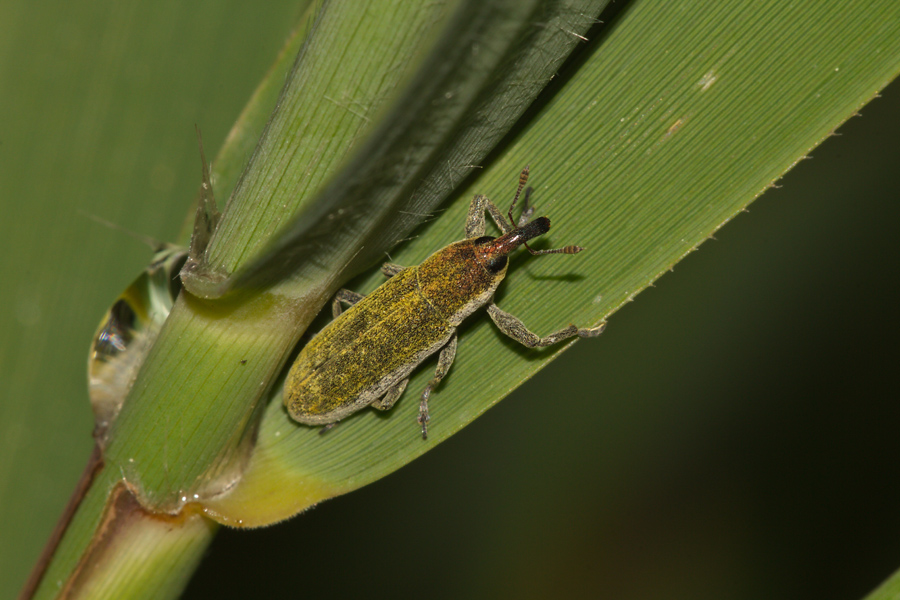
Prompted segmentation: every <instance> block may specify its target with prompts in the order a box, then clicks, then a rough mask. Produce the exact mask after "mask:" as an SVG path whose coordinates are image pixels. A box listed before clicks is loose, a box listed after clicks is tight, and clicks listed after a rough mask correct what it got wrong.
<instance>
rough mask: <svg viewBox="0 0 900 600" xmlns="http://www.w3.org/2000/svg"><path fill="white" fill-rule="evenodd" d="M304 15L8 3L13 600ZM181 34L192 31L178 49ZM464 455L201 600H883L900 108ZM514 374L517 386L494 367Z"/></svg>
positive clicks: (529, 393)
mask: <svg viewBox="0 0 900 600" xmlns="http://www.w3.org/2000/svg"><path fill="white" fill-rule="evenodd" d="M297 17H298V12H297V8H296V7H295V6H294V5H293V4H292V3H291V2H277V3H276V2H270V3H266V4H264V5H254V6H250V5H244V4H243V3H239V2H233V1H228V2H224V1H223V2H209V1H207V2H196V3H190V4H185V3H177V2H172V1H169V0H166V1H162V2H157V3H152V4H148V3H139V2H120V3H114V2H99V3H90V4H89V3H77V4H64V3H59V2H48V3H44V4H41V5H34V4H31V3H26V2H23V1H19V0H7V1H6V2H4V3H2V4H0V114H2V115H3V118H2V120H0V124H2V125H0V190H2V192H0V245H2V246H0V247H2V252H0V275H2V285H0V305H2V306H3V308H4V310H3V311H2V312H0V597H9V596H10V595H12V594H14V593H15V592H16V591H17V590H18V589H19V587H20V585H21V583H22V581H23V580H24V577H25V576H26V574H27V572H28V570H29V569H30V567H31V565H32V564H33V562H34V560H35V557H36V556H37V554H38V553H39V551H40V549H41V547H42V546H43V544H44V542H45V540H46V538H47V536H48V535H49V533H50V530H51V528H52V526H53V524H54V523H55V520H56V518H57V516H58V515H59V513H60V511H61V510H62V507H63V505H64V504H65V502H66V500H67V498H68V495H69V493H70V492H71V490H72V488H73V487H74V484H75V481H76V480H77V479H78V476H79V474H80V471H81V469H82V467H83V466H84V463H85V461H86V460H87V457H88V454H89V453H90V449H91V443H92V442H91V438H90V431H91V428H92V423H91V417H90V409H89V406H88V402H87V394H86V386H85V364H84V363H85V361H86V355H87V347H88V344H89V342H90V338H91V335H92V334H93V331H94V328H95V326H96V323H97V321H98V320H99V318H100V316H101V315H102V313H103V311H104V310H106V308H107V307H108V306H109V304H110V302H111V301H112V299H114V298H115V297H116V295H117V294H118V293H119V292H121V290H122V289H123V288H124V287H125V286H126V285H127V284H128V283H129V282H130V281H131V280H132V279H133V278H134V276H135V275H136V274H137V273H138V272H139V271H141V270H142V269H143V268H144V266H145V265H146V262H147V260H148V259H149V256H150V251H149V249H148V248H146V247H145V246H143V245H142V244H141V243H140V242H138V241H135V240H133V239H131V238H129V237H128V236H127V235H124V234H122V233H120V232H118V231H115V230H111V229H109V228H107V227H104V226H102V225H99V224H97V223H96V222H94V221H93V220H91V219H90V218H89V216H88V215H96V216H98V217H102V218H104V219H107V220H109V221H112V222H114V223H117V224H119V225H121V226H122V227H125V228H128V229H131V230H134V231H137V232H139V233H141V234H145V235H149V236H153V237H155V238H158V239H160V240H171V239H174V237H175V235H176V234H177V232H178V230H179V227H180V224H181V222H182V219H183V217H184V215H185V213H186V212H187V209H188V206H189V205H190V202H191V200H192V199H193V195H194V193H195V191H196V189H197V185H198V183H199V172H200V168H199V158H198V157H197V151H196V141H195V138H194V132H193V125H194V124H197V125H199V126H200V127H201V129H202V130H203V133H204V140H205V145H206V147H207V152H208V153H209V154H212V153H213V152H214V150H215V149H216V148H218V147H219V146H220V144H221V142H222V140H223V139H224V136H225V135H226V133H227V131H228V129H229V127H230V126H231V124H232V123H233V121H234V119H235V118H236V116H237V115H238V113H239V111H240V110H241V108H242V107H243V105H244V103H245V102H246V100H247V98H248V97H249V95H250V94H251V92H252V91H253V89H254V88H255V86H256V85H257V83H258V81H259V78H260V77H261V74H262V73H264V72H265V71H266V69H267V68H268V66H269V65H270V64H271V62H272V60H273V58H274V56H275V55H276V53H277V51H278V49H279V48H280V47H281V45H282V43H283V41H284V39H285V38H286V36H287V34H288V32H289V30H290V28H291V27H292V26H293V24H294V23H295V22H296V20H297ZM160 32H165V35H161V34H160ZM883 96H884V97H883V98H881V99H877V100H875V101H874V102H873V103H872V104H871V105H869V106H867V107H866V108H865V109H863V111H862V115H863V118H857V119H852V120H851V121H850V122H849V123H847V124H846V125H845V126H844V127H842V128H841V129H840V134H841V136H840V137H837V138H834V139H831V140H828V141H827V142H826V143H825V144H824V145H823V146H822V147H820V148H819V149H817V150H816V151H814V152H813V154H812V157H813V159H812V160H808V161H803V162H801V163H800V164H799V165H798V166H797V167H796V168H795V169H794V170H793V171H792V172H791V173H790V174H789V175H788V176H787V177H785V178H784V179H783V180H782V181H781V182H780V185H781V188H780V189H775V190H770V191H769V192H767V193H766V194H765V195H763V196H762V197H761V198H760V199H759V200H758V201H756V202H755V203H754V204H752V205H751V207H750V211H749V214H745V215H741V216H740V217H739V218H737V219H735V220H734V221H733V222H732V223H729V224H728V226H726V227H725V228H724V229H723V230H721V231H720V232H719V233H718V234H717V236H716V237H717V241H710V242H707V243H706V244H704V245H703V246H702V248H701V250H700V251H699V252H697V253H694V254H692V255H691V256H690V257H688V258H687V259H686V260H685V261H683V262H682V263H679V265H678V266H677V268H676V269H675V272H674V273H673V274H669V275H666V276H665V277H663V278H662V279H661V280H660V281H659V282H658V283H657V284H656V287H655V288H653V289H650V290H648V291H646V292H645V293H643V294H641V295H639V296H638V297H637V301H636V302H635V303H633V304H631V305H629V306H628V307H626V308H625V309H624V310H622V311H621V312H619V313H617V314H616V315H615V318H613V319H612V321H611V323H610V326H609V328H608V330H607V332H606V333H604V335H603V337H602V338H601V340H600V341H598V342H596V343H593V344H591V343H578V344H576V345H575V346H574V347H573V348H572V349H571V350H570V351H568V352H567V353H565V355H564V356H563V357H562V358H561V359H560V360H558V361H556V362H555V363H554V364H552V365H551V366H550V367H548V368H547V369H545V370H544V371H542V372H541V373H540V374H539V375H538V376H537V377H536V378H535V379H534V380H533V381H532V382H531V384H529V385H526V386H524V387H523V388H521V389H520V390H518V391H517V392H516V393H514V394H513V395H512V396H511V397H509V398H508V399H507V400H506V401H505V402H503V403H501V404H500V405H499V406H498V407H496V408H495V409H494V410H491V411H489V412H488V413H487V414H486V415H485V416H484V417H483V418H481V419H478V420H477V422H476V423H474V424H473V425H472V426H470V427H468V428H466V429H465V430H464V431H463V432H462V433H460V434H459V435H457V436H455V437H454V439H453V440H452V441H451V442H450V443H447V444H444V445H441V446H440V447H439V448H437V449H436V450H435V451H432V452H429V453H428V454H427V455H426V456H424V457H423V458H421V459H420V460H417V461H415V462H414V463H412V464H411V465H409V466H407V467H406V468H404V469H402V470H400V471H399V472H397V473H395V474H393V475H391V476H389V477H387V478H385V479H384V480H382V481H379V482H377V483H376V484H374V485H372V486H369V487H367V488H365V489H363V490H360V491H358V492H356V493H354V494H351V495H348V496H344V497H341V498H338V499H336V500H333V501H331V502H327V503H325V504H323V505H322V506H320V507H318V508H317V509H315V510H313V511H310V512H309V513H307V514H305V515H302V516H300V517H297V518H295V519H293V520H292V521H290V522H288V523H286V524H283V525H280V526H277V527H272V528H268V529H265V530H257V531H229V530H225V531H222V532H221V533H220V534H219V537H218V539H217V540H216V542H215V543H214V544H213V546H212V549H211V551H210V556H208V557H207V560H206V561H205V563H204V565H203V566H202V567H201V569H200V571H199V572H198V573H197V575H196V577H195V579H194V581H193V582H192V584H191V586H190V587H189V589H188V591H187V593H186V595H185V596H186V597H190V598H203V597H218V598H241V597H247V596H251V595H253V596H274V595H276V594H281V593H286V592H289V591H292V590H297V591H298V592H299V590H300V589H302V590H303V592H305V593H307V594H310V595H315V596H317V597H347V596H361V595H366V596H368V597H381V596H384V597H392V598H397V597H420V596H421V595H423V594H426V593H427V594H428V595H429V596H430V597H434V598H458V597H467V598H479V597H484V598H489V597H490V598H493V597H498V596H506V597H510V596H515V597H521V598H543V597H549V596H551V595H552V596H563V597H580V596H588V595H590V596H616V597H619V598H661V597H666V598H720V597H723V596H725V597H729V598H748V599H749V598H757V597H760V596H765V597H767V598H836V599H837V598H858V597H861V596H862V595H864V594H865V593H867V592H868V591H870V590H871V589H872V588H873V587H875V586H876V585H877V584H878V583H879V582H880V581H881V580H883V579H884V578H885V577H887V576H888V575H889V574H890V573H891V572H892V571H893V570H894V569H896V568H897V567H898V566H900V550H898V547H900V546H898V544H897V531H898V529H900V511H898V507H900V487H898V486H897V485H896V484H895V483H894V481H895V479H896V473H895V471H896V469H897V465H898V464H900V445H898V444H897V443H896V439H897V434H896V425H895V424H896V423H897V422H898V421H900V419H898V417H900V404H898V403H897V401H896V398H897V394H896V392H893V391H891V390H893V389H894V387H895V385H896V378H895V377H894V372H895V365H896V364H897V360H898V351H897V341H896V340H897V339H900V336H898V333H900V331H898V329H900V319H898V316H897V311H896V310H895V305H896V296H897V289H896V288H897V281H898V277H897V271H898V264H900V251H898V247H897V244H896V239H897V236H896V230H897V223H898V222H900V220H898V216H900V215H898V212H900V206H898V202H897V198H896V196H897V193H896V190H897V189H900V179H898V174H897V170H896V167H895V163H896V148H897V144H898V142H897V140H898V139H900V88H898V87H897V86H896V85H894V86H893V87H889V88H888V89H887V90H886V91H885V92H884V94H883ZM485 368H490V366H489V365H486V366H485Z"/></svg>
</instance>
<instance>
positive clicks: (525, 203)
mask: <svg viewBox="0 0 900 600" xmlns="http://www.w3.org/2000/svg"><path fill="white" fill-rule="evenodd" d="M531 190H532V188H527V189H526V190H525V197H524V198H522V214H521V215H519V220H518V222H516V226H517V227H524V226H525V225H527V224H528V221H530V220H531V215H533V214H534V210H535V207H534V206H532V205H531Z"/></svg>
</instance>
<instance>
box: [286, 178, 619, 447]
mask: <svg viewBox="0 0 900 600" xmlns="http://www.w3.org/2000/svg"><path fill="white" fill-rule="evenodd" d="M527 180H528V167H525V169H524V170H522V173H521V174H520V175H519V187H518V189H517V190H516V194H515V196H514V197H513V201H512V204H511V205H510V207H509V211H507V216H508V217H509V221H507V220H506V218H504V216H503V214H501V212H500V210H499V209H498V208H497V206H496V205H495V204H494V203H493V202H491V200H489V199H488V198H487V197H486V196H483V195H477V196H475V198H474V199H473V200H472V204H471V205H470V206H469V212H468V215H467V217H466V239H464V240H462V241H459V242H455V243H453V244H450V245H449V246H447V247H446V248H443V249H441V250H438V251H437V252H435V253H434V254H432V255H431V256H430V257H428V258H426V259H425V261H424V262H422V264H420V265H419V266H416V267H408V268H404V267H401V266H399V265H395V264H392V263H387V264H385V265H384V266H383V267H382V272H383V273H384V274H385V275H386V276H387V277H389V279H388V281H386V282H385V283H384V284H382V285H381V286H380V287H379V288H377V289H376V290H375V291H374V292H372V293H371V294H369V295H368V296H363V295H362V294H358V293H356V292H351V291H349V290H340V291H339V292H338V293H337V294H336V295H335V297H334V300H333V302H332V312H333V314H334V320H333V321H332V322H331V323H330V324H329V325H327V326H326V327H325V328H323V329H322V330H321V331H320V332H319V333H318V334H317V335H316V336H315V337H314V338H313V339H312V340H311V341H310V342H309V343H308V344H307V345H306V346H305V347H304V348H303V349H302V350H301V352H300V355H299V356H298V357H297V360H296V361H295V362H294V364H293V366H292V367H291V369H290V371H289V372H288V376H287V380H286V381H285V385H284V405H285V406H286V407H287V410H288V413H289V414H290V415H291V417H292V418H293V419H294V420H296V421H299V422H300V423H303V424H306V425H324V426H325V429H323V432H324V431H325V430H327V429H330V428H331V427H333V426H334V425H335V424H337V423H338V421H340V420H342V419H344V418H345V417H347V416H349V415H351V414H353V413H355V412H357V411H359V410H361V409H363V408H365V407H366V406H372V407H374V408H376V409H379V410H388V409H390V408H391V407H392V406H393V405H394V403H396V402H397V400H398V399H399V398H400V396H401V394H403V391H404V390H405V389H406V385H407V383H409V376H410V373H411V372H412V371H413V370H414V369H415V368H416V367H417V366H418V365H419V364H420V363H421V362H422V361H424V360H425V359H426V358H428V357H429V356H431V355H432V354H434V353H435V352H438V351H440V354H439V356H438V364H437V369H436V371H435V374H434V377H433V378H432V379H431V381H430V382H429V383H428V385H426V386H425V390H424V391H423V392H422V397H421V401H420V404H419V416H418V422H419V425H420V426H421V428H422V438H423V439H424V438H427V437H428V421H429V416H428V399H429V397H430V396H431V392H432V390H434V388H435V386H437V384H438V383H440V381H441V380H442V379H443V378H444V376H445V375H446V374H447V371H448V370H449V369H450V365H451V364H452V363H453V358H454V357H455V355H456V328H457V327H459V325H460V323H462V321H463V320H464V319H465V318H466V317H468V316H469V315H471V314H472V313H473V312H475V311H476V310H478V309H479V308H481V307H482V306H484V305H485V304H487V305H488V308H487V312H488V315H490V317H491V319H492V320H493V321H494V323H495V324H496V325H497V327H499V328H500V331H502V332H503V333H505V334H506V335H508V336H509V337H511V338H513V339H514V340H516V341H518V342H520V343H522V344H524V345H525V346H528V347H529V348H536V347H541V346H549V345H551V344H556V343H558V342H561V341H563V340H566V339H569V338H571V337H574V336H579V337H594V336H596V335H599V334H600V332H601V331H603V327H604V324H601V325H599V326H597V327H593V328H585V329H580V328H578V327H576V326H575V325H570V326H569V327H566V328H564V329H560V330H559V331H556V332H554V333H551V334H550V335H548V336H546V337H540V336H537V335H535V334H534V333H532V332H531V331H529V330H528V328H526V327H525V325H524V324H523V323H522V321H520V320H519V319H517V318H516V317H514V316H513V315H511V314H509V313H507V312H504V311H503V310H501V309H500V308H498V307H497V305H496V304H494V303H493V302H492V301H491V300H492V298H493V296H494V291H495V290H496V289H497V286H498V285H499V284H500V282H501V281H503V278H504V277H505V276H506V269H507V266H508V263H509V261H508V258H507V256H508V254H509V253H510V252H512V251H513V250H515V249H516V248H517V247H519V246H520V245H524V246H525V248H526V249H527V250H528V251H529V252H530V253H531V254H533V255H540V254H576V253H578V252H581V251H582V250H583V248H581V247H580V246H566V247H565V248H558V249H554V250H532V249H531V248H530V247H529V246H528V240H531V239H533V238H535V237H537V236H539V235H543V234H545V233H547V231H549V229H550V220H549V219H548V218H547V217H539V218H537V219H534V220H533V221H531V220H530V218H531V215H532V214H533V213H534V208H533V207H529V196H530V192H531V188H529V189H527V190H526V191H525V197H524V200H523V204H524V209H523V212H522V215H521V216H520V217H519V220H518V221H515V220H514V219H513V216H512V214H513V209H514V208H515V206H516V203H517V202H518V200H519V195H520V194H521V193H522V189H523V188H524V187H525V183H526V181H527ZM485 211H487V212H488V213H490V215H491V217H492V218H493V220H494V222H496V224H497V227H499V228H500V230H501V231H502V232H503V235H501V236H500V237H498V238H493V237H491V236H486V235H484V231H485ZM343 304H347V305H350V308H349V309H348V310H347V311H346V312H342V305H343Z"/></svg>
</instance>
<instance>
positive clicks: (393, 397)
mask: <svg viewBox="0 0 900 600" xmlns="http://www.w3.org/2000/svg"><path fill="white" fill-rule="evenodd" d="M408 383H409V377H407V378H406V379H404V380H403V381H401V382H400V383H398V384H397V385H395V386H394V387H392V388H391V389H389V390H388V391H387V392H386V393H385V394H384V396H382V397H381V398H379V399H378V400H376V401H375V402H373V403H372V404H370V405H369V406H371V407H372V408H377V409H378V410H390V409H391V407H393V406H394V404H396V403H397V400H399V399H400V396H402V395H403V390H405V389H406V384H408Z"/></svg>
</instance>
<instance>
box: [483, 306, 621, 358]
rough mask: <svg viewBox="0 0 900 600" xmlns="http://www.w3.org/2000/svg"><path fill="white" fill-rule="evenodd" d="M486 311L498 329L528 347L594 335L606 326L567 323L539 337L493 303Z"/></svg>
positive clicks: (537, 346)
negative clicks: (566, 325)
mask: <svg viewBox="0 0 900 600" xmlns="http://www.w3.org/2000/svg"><path fill="white" fill-rule="evenodd" d="M487 311H488V315H490V317H491V320H492V321H493V322H494V323H495V324H496V325H497V327H498V328H499V329H500V331H502V332H503V333H505V334H506V335H508V336H509V337H511V338H512V339H514V340H516V341H517V342H519V343H520V344H522V345H524V346H528V347H529V348H542V347H544V346H552V345H553V344H556V343H559V342H561V341H563V340H567V339H569V338H571V337H575V336H578V337H582V338H589V337H596V336H598V335H600V334H601V333H602V332H603V329H604V328H605V327H606V323H601V324H600V325H598V326H597V327H589V328H581V329H579V328H578V327H576V326H575V325H569V326H568V327H566V328H564V329H560V330H559V331H554V332H553V333H551V334H550V335H547V336H544V337H540V336H539V335H536V334H534V333H532V332H531V331H529V330H528V328H527V327H525V324H524V323H523V322H522V321H521V320H520V319H518V318H517V317H514V316H512V315H511V314H509V313H508V312H506V311H504V310H501V309H500V307H498V306H497V305H496V304H494V303H491V304H489V305H488V308H487Z"/></svg>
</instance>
